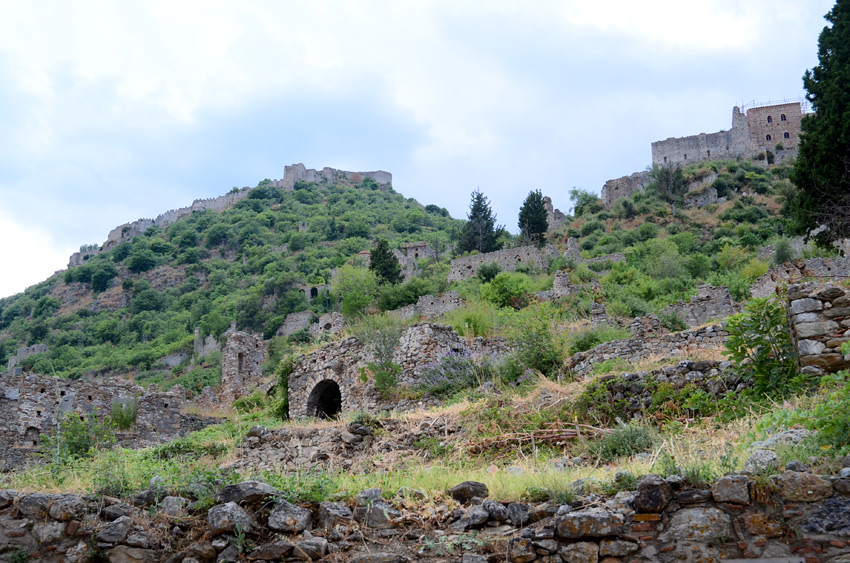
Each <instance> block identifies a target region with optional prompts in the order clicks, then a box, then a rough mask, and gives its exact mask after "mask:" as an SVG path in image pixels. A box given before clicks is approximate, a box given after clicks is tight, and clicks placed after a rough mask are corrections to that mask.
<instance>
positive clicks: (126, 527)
mask: <svg viewBox="0 0 850 563" xmlns="http://www.w3.org/2000/svg"><path fill="white" fill-rule="evenodd" d="M132 527H133V519H132V518H130V517H129V516H122V517H121V518H118V519H116V520H114V521H112V522H110V523H108V524H106V525H105V526H103V527H102V528H101V529H100V531H99V532H98V533H97V541H101V542H105V543H118V542H120V541H124V538H126V537H127V534H128V533H129V532H130V528H132Z"/></svg>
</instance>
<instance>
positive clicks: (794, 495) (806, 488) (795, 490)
mask: <svg viewBox="0 0 850 563" xmlns="http://www.w3.org/2000/svg"><path fill="white" fill-rule="evenodd" d="M770 480H771V481H772V482H773V484H774V485H776V488H777V489H778V490H779V494H780V495H782V498H784V499H785V500H790V501H792V502H813V501H816V500H823V499H825V498H829V497H831V496H832V483H831V482H830V481H827V480H826V479H824V478H822V477H820V476H818V475H814V474H812V473H799V472H797V471H785V472H783V473H780V474H779V475H771V477H770Z"/></svg>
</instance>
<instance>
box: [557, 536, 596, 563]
mask: <svg viewBox="0 0 850 563" xmlns="http://www.w3.org/2000/svg"><path fill="white" fill-rule="evenodd" d="M558 555H560V556H561V560H562V561H569V562H570V563H597V561H599V546H598V545H596V544H595V543H593V542H586V541H580V542H576V543H571V544H569V545H562V546H561V547H560V548H559V549H558Z"/></svg>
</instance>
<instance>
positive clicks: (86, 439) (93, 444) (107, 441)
mask: <svg viewBox="0 0 850 563" xmlns="http://www.w3.org/2000/svg"><path fill="white" fill-rule="evenodd" d="M97 415H98V413H97V411H96V410H95V411H92V412H90V413H89V416H88V418H83V417H82V416H80V415H79V414H77V413H70V414H67V415H65V416H63V417H62V418H61V419H60V421H59V425H58V428H57V430H56V433H55V434H53V435H52V436H48V437H47V438H45V444H46V445H45V448H44V456H45V457H46V458H48V459H50V458H54V456H55V458H54V459H57V460H58V461H68V460H72V459H78V458H84V457H89V456H92V455H94V453H95V452H96V451H97V450H105V449H109V448H111V447H112V446H113V445H114V444H115V430H114V425H113V423H112V421H111V420H110V419H109V418H104V419H99V418H98V416H97Z"/></svg>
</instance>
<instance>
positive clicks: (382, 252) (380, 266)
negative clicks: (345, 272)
mask: <svg viewBox="0 0 850 563" xmlns="http://www.w3.org/2000/svg"><path fill="white" fill-rule="evenodd" d="M369 269H370V270H372V271H373V272H374V273H375V275H376V276H377V277H378V280H379V281H380V282H381V283H389V284H397V283H398V282H400V281H401V280H402V279H403V277H402V275H401V266H399V264H398V260H397V259H396V257H395V256H393V253H392V252H390V245H389V244H388V243H387V241H386V240H384V239H378V241H377V244H375V248H374V249H373V250H372V255H371V256H370V257H369Z"/></svg>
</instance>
